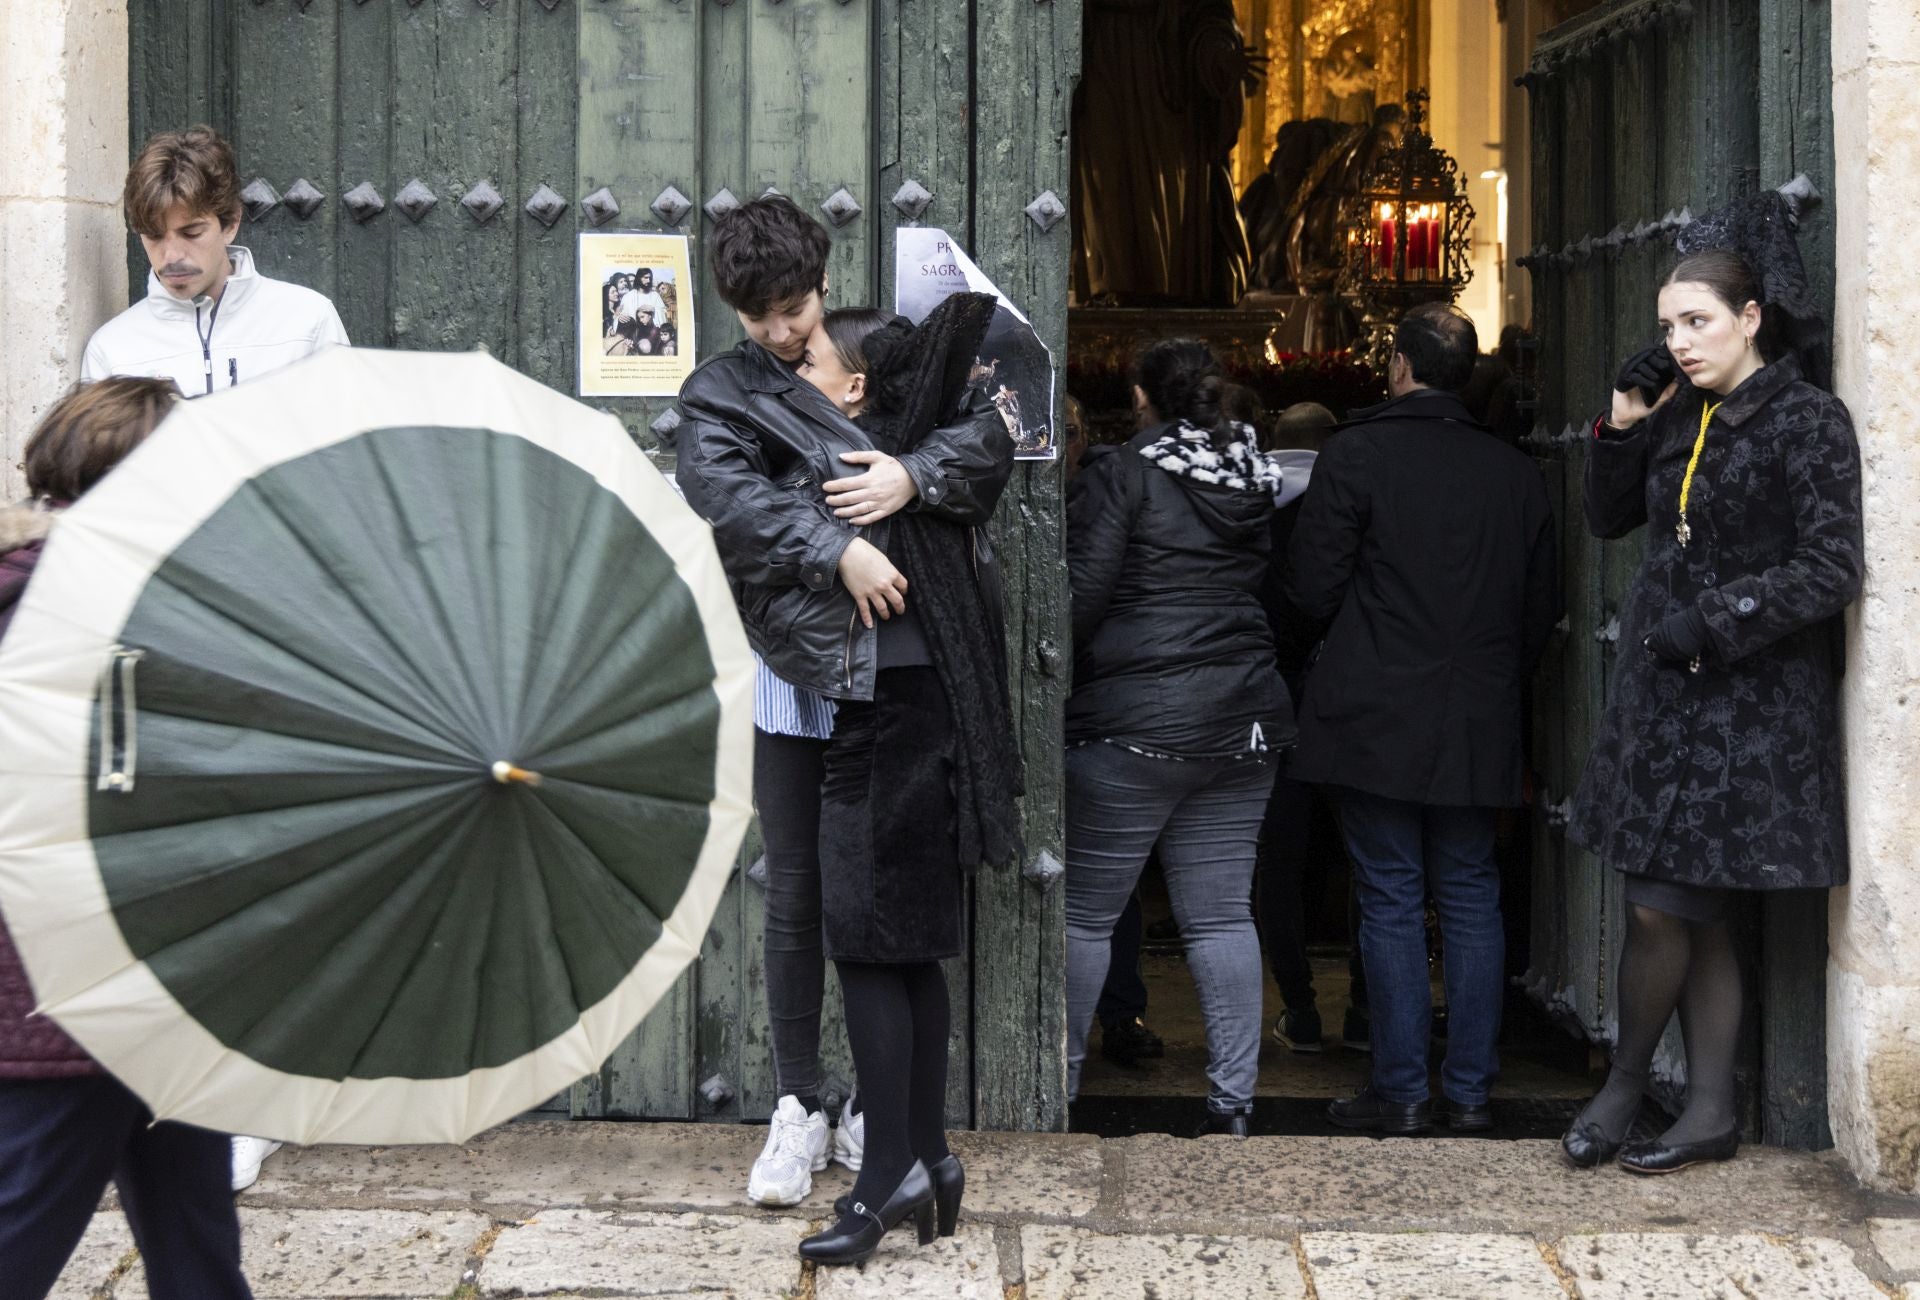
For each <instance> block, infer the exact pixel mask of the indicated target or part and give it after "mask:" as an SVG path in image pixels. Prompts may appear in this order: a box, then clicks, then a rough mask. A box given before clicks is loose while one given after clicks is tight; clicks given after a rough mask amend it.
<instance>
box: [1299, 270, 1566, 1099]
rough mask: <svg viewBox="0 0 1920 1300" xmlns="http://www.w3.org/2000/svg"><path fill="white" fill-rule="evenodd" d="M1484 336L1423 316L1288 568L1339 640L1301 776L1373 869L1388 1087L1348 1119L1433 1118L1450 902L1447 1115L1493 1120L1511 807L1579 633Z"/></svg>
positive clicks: (1330, 655)
mask: <svg viewBox="0 0 1920 1300" xmlns="http://www.w3.org/2000/svg"><path fill="white" fill-rule="evenodd" d="M1476 349H1477V340H1476V338H1475V336H1474V329H1473V322H1472V321H1471V320H1470V319H1468V318H1467V316H1466V315H1465V314H1464V313H1461V312H1459V311H1457V310H1456V309H1454V308H1452V307H1450V306H1448V305H1446V304H1440V303H1435V304H1429V305H1426V306H1422V307H1416V308H1414V309H1413V310H1412V311H1410V312H1408V313H1407V315H1406V317H1405V318H1404V319H1403V320H1402V321H1401V322H1400V325H1399V327H1398V329H1397V330H1396V331H1395V334H1394V356H1393V361H1392V363H1391V366H1390V368H1389V370H1388V372H1387V379H1388V389H1389V391H1390V392H1391V393H1392V394H1393V397H1392V400H1391V401H1388V402H1386V403H1384V404H1382V405H1380V406H1377V407H1374V408H1372V409H1371V410H1367V411H1362V412H1359V413H1358V414H1357V415H1356V417H1355V419H1354V420H1353V421H1352V422H1350V423H1349V424H1348V425H1347V426H1346V427H1345V428H1344V429H1343V430H1342V431H1341V433H1340V435H1339V436H1338V437H1337V438H1334V439H1333V440H1332V441H1331V442H1330V443H1329V444H1328V447H1327V450H1326V451H1325V452H1323V453H1322V454H1321V456H1320V459H1319V462H1318V463H1317V464H1316V465H1315V466H1314V471H1313V481H1312V485H1311V486H1310V487H1309V488H1308V489H1307V496H1306V500H1305V502H1304V504H1303V505H1302V506H1301V515H1300V520H1299V523H1298V524H1297V526H1296V527H1295V530H1294V534H1293V540H1292V543H1291V545H1290V547H1289V551H1288V560H1289V572H1288V577H1287V595H1288V597H1289V599H1291V600H1292V602H1293V603H1294V604H1295V606H1297V607H1298V608H1299V609H1300V610H1301V611H1302V612H1303V613H1305V614H1306V615H1307V616H1308V617H1310V618H1313V619H1316V620H1319V621H1321V622H1322V623H1327V622H1329V621H1330V626H1329V627H1328V631H1327V635H1326V641H1325V643H1324V645H1323V647H1322V649H1321V652H1320V655H1319V658H1318V660H1317V661H1316V662H1315V664H1314V666H1313V668H1312V670H1311V672H1310V674H1309V675H1308V678H1307V684H1306V690H1305V693H1304V699H1303V702H1302V707H1301V710H1300V719H1299V723H1300V741H1299V748H1298V750H1297V751H1296V752H1295V754H1294V756H1293V762H1292V772H1293V774H1294V775H1295V776H1296V777H1297V778H1298V779H1300V780H1303V781H1311V782H1316V783H1320V784H1323V785H1325V786H1327V787H1329V789H1330V792H1331V793H1332V794H1333V795H1334V796H1335V798H1336V800H1337V802H1338V804H1339V807H1340V811H1341V826H1342V830H1343V832H1344V834H1345V836H1346V840H1347V846H1348V849H1349V850H1350V852H1351V853H1352V855H1353V860H1354V863H1355V868H1356V872H1357V882H1358V887H1359V897H1360V950H1361V956H1362V959H1363V961H1364V963H1365V968H1366V975H1367V988H1368V993H1369V996H1370V999H1371V1004H1372V1012H1373V1028H1372V1046H1373V1078H1372V1082H1371V1083H1370V1084H1369V1086H1368V1087H1366V1088H1364V1089H1362V1091H1361V1092H1360V1094H1359V1095H1358V1096H1356V1097H1353V1098H1351V1099H1347V1100H1343V1101H1337V1102H1335V1103H1334V1104H1333V1106H1332V1108H1331V1109H1330V1110H1329V1112H1328V1114H1329V1118H1331V1119H1332V1120H1333V1122H1334V1123H1336V1124H1340V1125H1343V1126H1345V1127H1348V1128H1361V1129H1370V1130H1373V1131H1376V1132H1386V1133H1418V1132H1422V1131H1424V1130H1425V1129H1427V1128H1428V1127H1430V1125H1431V1123H1432V1105H1431V1103H1430V1100H1429V1095H1428V1087H1427V1042H1428V1037H1429V1034H1430V1031H1431V1026H1432V999H1431V994H1430V988H1429V984H1428V977H1427V950H1426V941H1425V928H1424V913H1425V903H1426V898H1427V895H1428V893H1429V892H1431V894H1432V895H1433V899H1434V904H1435V908H1436V910H1437V912H1438V914H1439V918H1440V929H1441V934H1442V937H1443V939H1444V942H1445V946H1446V990H1447V1005H1448V1008H1449V1018H1448V1036H1447V1056H1446V1062H1445V1065H1444V1067H1443V1068H1442V1071H1441V1084H1442V1092H1443V1094H1444V1100H1443V1113H1444V1116H1445V1118H1446V1120H1447V1122H1448V1123H1449V1124H1450V1126H1451V1127H1453V1128H1454V1129H1457V1130H1475V1129H1485V1128H1489V1127H1491V1125H1492V1119H1491V1116H1490V1114H1489V1112H1488V1109H1487V1097H1488V1091H1489V1089H1490V1087H1491V1085H1492V1082H1493V1080H1494V1078H1495V1076H1496V1075H1497V1074H1498V1072H1499V1062H1498V1056H1497V1053H1496V1050H1495V1045H1496V1043H1497V1041H1498V1039H1499V1033H1500V1000H1501V998H1500V993H1501V980H1502V969H1503V962H1504V959H1505V943H1504V940H1503V938H1502V933H1501V922H1500V873H1499V868H1498V866H1497V865H1496V863H1495V860H1494V827H1495V820H1496V817H1497V810H1498V809H1500V808H1504V807H1513V806H1516V805H1518V804H1519V803H1520V802H1521V790H1522V755H1521V696H1522V689H1523V686H1524V683H1525V682H1526V680H1527V678H1528V676H1529V674H1530V673H1531V672H1532V669H1533V666H1534V664H1535V662H1536V661H1537V660H1538V659H1539V657H1540V653H1541V651H1542V650H1543V649H1544V648H1545V646H1546V643H1547V637H1548V635H1549V634H1550V633H1551V631H1552V628H1553V625H1554V622H1555V621H1556V619H1557V618H1558V617H1559V610H1558V582H1557V570H1556V559H1555V555H1554V533H1553V517H1552V507H1551V506H1550V505H1549V503H1548V501H1547V494H1546V489H1545V487H1544V485H1543V484H1542V483H1541V481H1540V475H1539V472H1538V471H1537V470H1536V469H1535V468H1534V465H1533V462H1532V461H1531V460H1529V459H1528V458H1527V456H1525V455H1524V454H1523V453H1521V452H1519V451H1517V450H1515V449H1513V448H1511V447H1508V446H1505V445H1503V444H1501V443H1500V442H1499V441H1498V440H1497V439H1495V438H1494V437H1493V436H1492V435H1491V434H1489V433H1488V432H1487V430H1486V429H1485V428H1483V427H1482V426H1480V425H1478V424H1476V423H1475V422H1474V421H1473V418H1472V417H1471V416H1470V415H1469V414H1468V413H1467V409H1466V407H1465V406H1464V405H1463V404H1462V403H1461V401H1460V399H1459V397H1458V395H1457V394H1458V391H1459V390H1460V389H1461V388H1462V387H1463V386H1465V384H1466V383H1467V381H1468V380H1469V379H1470V378H1471V377H1472V374H1473V363H1474V356H1475V352H1476Z"/></svg>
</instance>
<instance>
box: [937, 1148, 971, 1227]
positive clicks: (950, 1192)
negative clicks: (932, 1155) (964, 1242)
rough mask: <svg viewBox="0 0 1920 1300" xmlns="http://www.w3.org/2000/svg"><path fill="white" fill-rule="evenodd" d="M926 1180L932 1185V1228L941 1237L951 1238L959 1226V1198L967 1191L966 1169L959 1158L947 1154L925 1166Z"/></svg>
mask: <svg viewBox="0 0 1920 1300" xmlns="http://www.w3.org/2000/svg"><path fill="white" fill-rule="evenodd" d="M927 1178H928V1180H929V1181H931V1182H932V1183H933V1210H934V1226H935V1228H936V1229H938V1231H939V1233H940V1235H941V1236H943V1237H951V1236H952V1235H953V1232H954V1229H955V1228H957V1227H958V1226H959V1224H960V1196H961V1194H962V1193H964V1192H965V1191H966V1190H967V1171H966V1167H965V1166H963V1165H962V1164H961V1163H960V1157H959V1156H956V1155H953V1154H951V1153H949V1154H948V1156H947V1157H946V1159H944V1160H936V1161H934V1162H933V1163H932V1164H931V1165H929V1166H927Z"/></svg>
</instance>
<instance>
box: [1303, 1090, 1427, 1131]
mask: <svg viewBox="0 0 1920 1300" xmlns="http://www.w3.org/2000/svg"><path fill="white" fill-rule="evenodd" d="M1327 1118H1328V1119H1329V1120H1331V1121H1332V1122H1333V1123H1335V1124H1338V1125H1339V1126H1340V1127H1341V1128H1352V1129H1362V1130H1364V1131H1366V1132H1369V1133H1385V1134H1388V1135H1391V1136H1397V1137H1411V1136H1413V1135H1414V1134H1417V1133H1425V1132H1426V1131H1427V1130H1428V1129H1430V1128H1432V1127H1433V1103H1432V1102H1430V1101H1410V1102H1398V1101H1388V1100H1386V1099H1385V1098H1384V1097H1381V1096H1380V1095H1379V1094H1377V1093H1375V1092H1374V1090H1373V1089H1372V1088H1371V1087H1367V1088H1362V1089H1361V1090H1360V1091H1359V1092H1358V1093H1356V1094H1355V1095H1354V1096H1351V1097H1343V1098H1341V1099H1340V1100H1339V1101H1336V1102H1334V1103H1333V1104H1332V1105H1330V1106H1328V1107H1327Z"/></svg>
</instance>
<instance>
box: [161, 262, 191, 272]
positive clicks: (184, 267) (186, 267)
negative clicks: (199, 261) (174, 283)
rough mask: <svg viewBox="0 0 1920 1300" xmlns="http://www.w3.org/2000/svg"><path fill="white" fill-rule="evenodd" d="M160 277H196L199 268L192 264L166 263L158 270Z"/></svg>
mask: <svg viewBox="0 0 1920 1300" xmlns="http://www.w3.org/2000/svg"><path fill="white" fill-rule="evenodd" d="M160 274H161V275H198V274H200V268H199V267H197V266H195V265H194V264H193V263H192V262H168V263H167V264H166V265H165V266H163V267H161V268H160Z"/></svg>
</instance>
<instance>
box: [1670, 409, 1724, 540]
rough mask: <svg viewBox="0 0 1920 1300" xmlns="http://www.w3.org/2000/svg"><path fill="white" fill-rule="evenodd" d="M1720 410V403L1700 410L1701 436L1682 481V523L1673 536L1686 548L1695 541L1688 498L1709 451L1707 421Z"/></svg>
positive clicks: (1696, 442)
mask: <svg viewBox="0 0 1920 1300" xmlns="http://www.w3.org/2000/svg"><path fill="white" fill-rule="evenodd" d="M1719 409H1720V403H1719V402H1708V403H1707V404H1706V405H1705V406H1703V407H1701V408H1700V436H1699V437H1697V438H1695V439H1694V440H1693V456H1692V458H1691V459H1689V460H1688V461H1687V475H1686V477H1685V478H1683V479H1681V480H1680V523H1679V524H1678V526H1676V527H1675V528H1674V530H1673V535H1674V536H1675V537H1678V538H1679V539H1680V545H1682V546H1685V545H1687V544H1688V543H1690V542H1691V541H1693V529H1691V528H1689V527H1688V526H1687V498H1689V497H1691V496H1692V495H1693V472H1694V471H1695V470H1697V469H1699V468H1700V453H1701V452H1703V451H1705V450H1706V449H1707V421H1709V420H1711V419H1712V418H1713V413H1714V412H1715V411H1717V410H1719Z"/></svg>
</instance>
